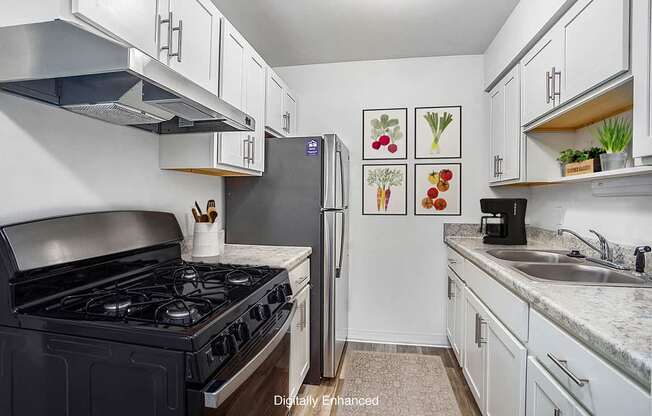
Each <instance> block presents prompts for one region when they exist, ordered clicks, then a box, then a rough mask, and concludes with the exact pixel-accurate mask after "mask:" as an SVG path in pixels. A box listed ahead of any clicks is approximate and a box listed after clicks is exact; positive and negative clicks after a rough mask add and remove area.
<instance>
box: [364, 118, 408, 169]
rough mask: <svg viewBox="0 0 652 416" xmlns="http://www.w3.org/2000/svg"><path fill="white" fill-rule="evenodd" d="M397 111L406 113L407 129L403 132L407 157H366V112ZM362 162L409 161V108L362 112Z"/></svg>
mask: <svg viewBox="0 0 652 416" xmlns="http://www.w3.org/2000/svg"><path fill="white" fill-rule="evenodd" d="M397 110H403V111H404V112H405V129H404V131H403V135H404V140H405V157H380V158H376V157H367V156H366V151H367V149H366V147H365V124H364V115H365V112H369V111H397ZM361 124H362V132H361V136H362V160H378V161H383V160H407V159H408V154H409V151H410V146H409V142H410V140H409V130H408V108H407V107H394V108H364V109H363V110H362V122H361Z"/></svg>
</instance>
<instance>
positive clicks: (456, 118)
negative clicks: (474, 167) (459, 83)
mask: <svg viewBox="0 0 652 416" xmlns="http://www.w3.org/2000/svg"><path fill="white" fill-rule="evenodd" d="M461 157H462V106H459V105H457V106H449V107H417V108H415V109H414V158H415V159H458V158H461Z"/></svg>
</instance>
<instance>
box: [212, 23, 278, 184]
mask: <svg viewBox="0 0 652 416" xmlns="http://www.w3.org/2000/svg"><path fill="white" fill-rule="evenodd" d="M223 25H224V31H223V35H222V79H221V81H220V84H221V85H220V96H221V97H222V99H223V100H225V101H226V102H228V103H229V104H231V105H233V106H234V107H237V108H238V109H240V110H242V111H244V112H245V113H247V114H249V115H250V116H252V117H253V118H254V120H255V121H256V130H255V131H254V132H243V133H221V134H220V152H219V161H220V163H224V164H227V165H231V166H237V167H241V168H246V169H252V170H256V171H260V172H262V171H263V170H264V169H265V160H264V158H265V122H264V120H265V73H266V69H267V64H266V63H265V61H263V59H262V58H261V57H260V56H259V55H258V54H257V53H256V51H255V50H254V49H253V48H252V47H251V46H250V45H249V44H248V43H247V41H246V40H245V39H244V37H242V35H241V34H240V33H238V31H237V30H236V29H235V28H234V27H233V25H231V23H229V22H228V21H227V20H226V19H224V23H223Z"/></svg>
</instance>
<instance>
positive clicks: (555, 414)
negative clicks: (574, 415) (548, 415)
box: [552, 407, 561, 416]
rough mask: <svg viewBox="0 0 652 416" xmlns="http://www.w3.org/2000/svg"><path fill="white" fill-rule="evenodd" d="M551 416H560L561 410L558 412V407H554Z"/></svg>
mask: <svg viewBox="0 0 652 416" xmlns="http://www.w3.org/2000/svg"><path fill="white" fill-rule="evenodd" d="M552 416H561V410H559V408H558V407H555V409H554V410H553V411H552Z"/></svg>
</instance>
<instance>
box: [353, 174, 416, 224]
mask: <svg viewBox="0 0 652 416" xmlns="http://www.w3.org/2000/svg"><path fill="white" fill-rule="evenodd" d="M368 166H374V167H383V166H385V167H387V166H398V167H401V168H402V169H403V171H404V172H405V185H404V186H405V209H404V212H403V213H401V214H383V213H365V210H364V196H365V190H366V187H367V183H366V179H367V178H366V176H365V168H366V167H368ZM408 189H409V188H408V164H407V163H363V164H362V192H361V199H362V201H361V202H362V208H361V211H362V215H372V216H388V217H396V216H407V215H408Z"/></svg>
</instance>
